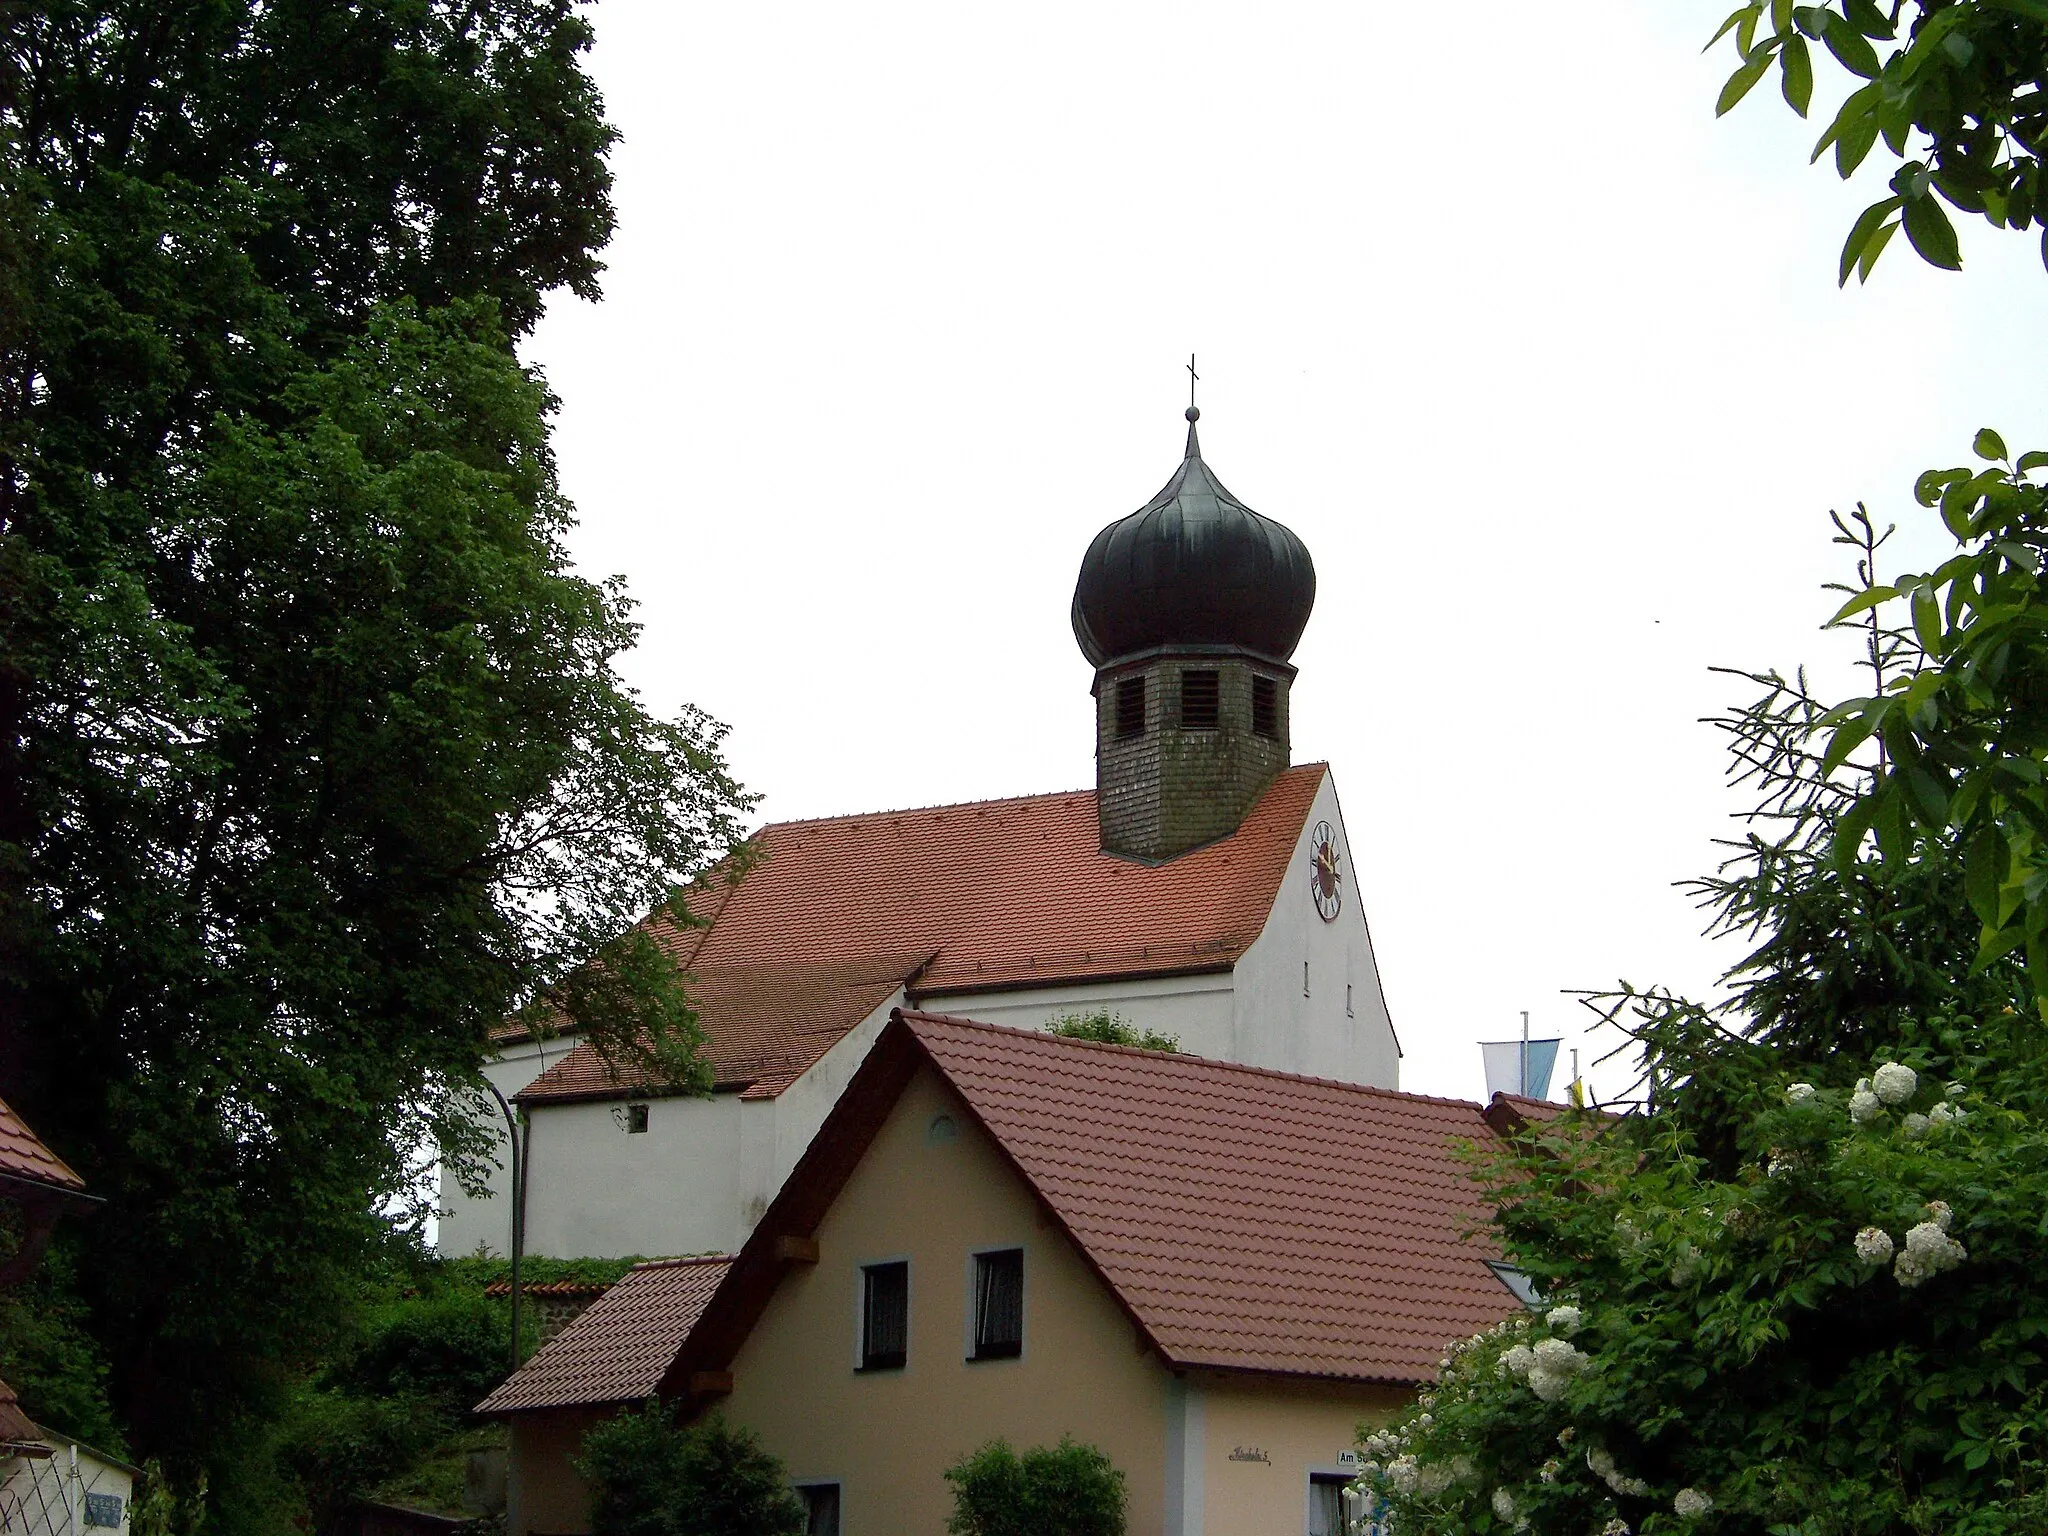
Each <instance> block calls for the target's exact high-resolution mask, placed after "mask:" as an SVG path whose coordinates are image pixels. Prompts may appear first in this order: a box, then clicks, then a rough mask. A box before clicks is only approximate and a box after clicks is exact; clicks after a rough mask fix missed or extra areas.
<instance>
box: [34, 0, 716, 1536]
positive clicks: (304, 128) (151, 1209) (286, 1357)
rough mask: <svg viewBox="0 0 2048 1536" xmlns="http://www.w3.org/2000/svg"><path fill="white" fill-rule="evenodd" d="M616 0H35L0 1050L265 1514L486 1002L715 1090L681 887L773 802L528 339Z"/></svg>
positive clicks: (125, 1357)
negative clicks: (279, 1430) (597, 552)
mask: <svg viewBox="0 0 2048 1536" xmlns="http://www.w3.org/2000/svg"><path fill="white" fill-rule="evenodd" d="M589 42H590V32H589V28H588V26H587V24H586V23H585V22H584V20H583V19H582V17H581V16H580V15H579V14H578V13H577V11H576V9H575V7H574V6H573V5H572V4H571V3H570V0H477V3H463V4H457V3H454V0H356V3H347V4H334V3H329V0H283V3H264V4H257V3H255V0H161V3H159V0H152V3H150V4H146V5H145V4H141V3H138V0H112V3H105V4H82V3H76V0H56V3H52V4H46V5H39V6H35V7H29V8H23V9H19V10H17V12H15V13H14V14H13V15H12V16H11V18H10V25H9V27H8V28H7V29H6V31H5V33H4V35H0V201H4V204H5V218H4V220H0V231H4V233H0V1094H4V1095H5V1097H6V1098H7V1099H8V1100H9V1101H10V1102H12V1103H14V1104H15V1105H17V1106H18V1107H19V1108H20V1109H21V1110H22V1111H23V1112H24V1114H26V1115H27V1117H28V1118H29V1119H30V1120H31V1121H32V1122H33V1123H35V1124H37V1125H38V1126H40V1127H42V1128H44V1130H45V1132H46V1134H48V1135H49V1136H50V1138H51V1139H52V1140H53V1142H55V1143H56V1144H57V1145H58V1147H59V1149H60V1150H61V1151H62V1152H63V1153H64V1155H65V1156H66V1157H67V1158H68V1159H69V1160H70V1161H71V1162H72V1163H73V1164H74V1165H75V1166H77V1167H78V1168H79V1170H80V1171H81V1173H83V1174H84V1175H85V1177H86V1179H87V1180H88V1182H89V1183H90V1185H91V1186H92V1188H93V1189H94V1191H95V1192H96V1193H97V1194H99V1195H101V1196H103V1197H105V1199H106V1201H107V1204H106V1206H105V1208H104V1209H103V1210H101V1211H99V1212H98V1213H96V1214H95V1215H94V1216H93V1217H92V1218H90V1219H89V1220H86V1221H82V1222H77V1223H72V1224H70V1225H69V1226H68V1227H67V1228H66V1229H65V1230H64V1232H63V1233H62V1234H61V1241H62V1242H63V1243H64V1244H65V1245H66V1247H67V1249H68V1251H69V1252H70V1254H71V1255H72V1260H73V1262H72V1263H71V1264H70V1266H69V1268H68V1271H67V1273H68V1274H69V1275H70V1276H71V1277H72V1284H73V1285H74V1286H75V1288H76V1296H77V1299H78V1300H79V1301H80V1302H81V1303H82V1305H83V1306H84V1308H85V1310H86V1313H87V1315H88V1316H89V1318H90V1326H91V1331H92V1334H93V1335H94V1337H95V1338H96V1339H97V1341H98V1343H99V1345H100V1349H101V1351H102V1358H103V1359H104V1360H105V1361H106V1362H107V1363H108V1365H109V1367H110V1371H111V1375H110V1377H109V1386H110V1391H111V1401H112V1404H113V1409H114V1412H115V1415H116V1417H117V1418H118V1420H119V1421H120V1423H121V1424H122V1426H123V1427H124V1428H125V1429H126V1430H127V1431H128V1437H129V1441H130V1444H131V1445H133V1446H134V1447H135V1450H136V1452H137V1454H144V1455H151V1456H160V1457H161V1458H162V1459H163V1462H164V1465H165V1466H166V1468H167V1470H168V1473H169V1475H170V1477H171V1478H172V1480H173V1481H175V1482H178V1483H179V1485H180V1486H182V1487H190V1486H193V1485H195V1484H196V1482H197V1479H198V1478H199V1476H200V1475H201V1474H202V1473H205V1474H207V1475H208V1480H209V1484H210V1486H211V1488H212V1489H213V1505H214V1514H215V1517H216V1520H217V1521H218V1522H219V1523H221V1524H222V1528H223V1530H224V1531H230V1532H231V1531H234V1530H236V1529H239V1528H243V1527H247V1526H251V1525H257V1524H261V1523H263V1521H264V1520H265V1519H267V1518H268V1516H267V1515H265V1514H264V1512H263V1504H264V1499H265V1498H266V1497H267V1496H268V1494H267V1493H266V1492H265V1490H266V1488H268V1486H269V1485H268V1483H267V1482H266V1479H267V1478H268V1475H269V1474H268V1472H267V1470H266V1465H267V1462H266V1455H267V1453H266V1446H267V1445H268V1443H269V1440H270V1439H271V1437H272V1432H273V1428H272V1427H273V1424H274V1421H275V1419H276V1410H277V1408H278V1405H279V1404H280V1403H281V1402H282V1401H283V1400H284V1397H285V1395H286V1394H287V1393H288V1392H289V1391H290V1389H291V1387H292V1383H293V1382H294V1380H295V1379H297V1377H299V1376H300V1375H301V1374H303V1373H304V1372H305V1371H306V1370H308V1369H309V1368H310V1367H311V1366H312V1365H313V1364H314V1363H315V1362H316V1361H317V1360H318V1359H319V1358H320V1355H321V1352H322V1351H323V1349H325V1348H326V1347H327V1346H328V1345H329V1344H331V1343H333V1342H334V1341H336V1340H337V1339H339V1338H340V1337H341V1336H342V1324H341V1322H340V1319H341V1318H342V1316H343V1314H344V1313H345V1312H346V1310H347V1305H348V1298H349V1296H350V1294H351V1293H352V1287H353V1286H354V1285H355V1284H356V1281H357V1277H358V1276H359V1274H360V1272H361V1270H362V1268H363V1266H364V1265H365V1264H366V1263H368V1262H370V1256H371V1255H372V1254H374V1252H375V1251H376V1250H377V1248H378V1246H379V1245H380V1243H381V1242H382V1240H383V1227H384V1221H383V1218H382V1217H380V1215H379V1214H378V1213H379V1212H380V1210H385V1209H389V1208H390V1207H391V1206H392V1205H393V1203H395V1202H396V1203H403V1202H405V1201H407V1200H408V1199H413V1198H416V1196H417V1193H418V1187H419V1186H418V1179H419V1175H420V1173H421V1169H420V1168H419V1167H418V1166H417V1158H418V1155H419V1152H420V1149H421V1148H422V1147H424V1146H427V1145H430V1144H431V1143H432V1142H433V1141H435V1140H437V1139H438V1140H440V1141H442V1142H444V1143H445V1144H447V1145H449V1146H450V1147H451V1148H452V1149H453V1151H454V1152H455V1154H456V1155H457V1157H458V1160H460V1159H462V1158H464V1157H469V1158H473V1157H474V1155H475V1154H476V1152H477V1150H478V1148H479V1145H480V1142H479V1133H478V1132H477V1130H476V1129H475V1126H474V1123H473V1121H472V1119H471V1117H470V1116H469V1114H468V1113H467V1109H468V1107H469V1104H470V1100H471V1096H472V1095H473V1094H474V1092H475V1090H476V1088H477V1086H478V1083H479V1077H478V1066H479V1063H480V1061H481V1059H482V1057H483V1055H484V1053H485V1050H486V1046H487V1036H488V1031H489V1029H490V1027H491V1026H492V1025H493V1024H494V1023H496V1022H497V1021H499V1020H501V1019H502V1018H503V1017H505V1016H506V1014H507V1013H509V1012H513V1011H516V1010H518V1009H521V1008H533V1009H543V1008H544V1009H549V1010H566V1011H568V1012H569V1013H570V1014H572V1015H573V1016H574V1017H575V1019H576V1021H577V1022H578V1023H581V1024H583V1025H585V1026H587V1027H588V1028H589V1029H590V1030H591V1031H592V1034H593V1038H596V1039H598V1040H599V1041H600V1042H603V1043H605V1044H607V1046H608V1047H609V1048H611V1049H614V1050H615V1051H618V1052H625V1053H638V1054H640V1055H643V1056H645V1057H647V1058H649V1064H650V1065H652V1066H654V1067H655V1068H657V1069H658V1070H659V1071H661V1072H662V1073H664V1074H665V1075H667V1076H668V1077H670V1078H671V1079H674V1080H678V1081H681V1082H683V1083H686V1084H687V1083H691V1082H701V1070H700V1069H699V1068H697V1067H696V1065H695V1060H694V1045H695V1026H694V1019H693V1018H692V1016H691V1014H690V1012H689V1010H688V1007H687V1003H686V999H685V998H684V997H683V996H682V995H681V993H680V991H679V989H678V986H677V982H676V978H675V977H674V975H673V973H672V971H671V968H670V967H669V966H667V965H666V964H665V963H664V962H663V961H662V960H661V958H660V956H659V955H658V954H657V952H656V951H655V947H654V945H653V942H652V940H651V939H650V938H649V937H648V936H647V934H646V933H645V932H644V930H642V929H640V928H638V927H636V926H635V924H636V920H637V919H638V918H640V917H641V916H642V915H644V914H645V913H646V912H647V911H648V910H650V909H652V908H654V907H656V906H658V905H660V904H662V903H663V902H665V901H667V900H668V899H669V898H670V894H671V892H672V891H674V890H675V889H676V888H677V887H678V886H679V885H680V884H681V883H682V882H683V881H684V880H685V879H686V878H687V877H689V876H690V875H691V874H693V873H694V872H696V871H697V870H699V869H701V868H703V867H704V866H705V864H706V863H707V862H708V861H709V860H710V859H712V858H713V857H715V855H716V854H717V853H718V852H719V851H720V850H721V849H722V848H723V847H725V846H726V845H727V844H728V843H729V842H730V841H731V839H732V837H733V835H734V831H735V825H736V823H735V818H736V817H737V815H738V814H739V813H740V812H741V810H742V809H743V807H744V804H745V798H744V797H743V796H742V795H741V794H740V792H739V791H738V789H737V788H736V787H735V786H734V784H733V783H732V781H731V780H730V778H729V776H728V774H727V772H726V769H725V767H724V764H723V763H722V761H721V759H720V755H719V740H720V731H719V729H718V728H717V727H716V726H715V725H714V724H713V723H712V722H710V721H708V720H706V719H705V718H704V717H702V716H701V715H697V714H694V713H685V714H684V715H683V716H682V717H680V718H678V719H675V720H662V719H658V718H656V717H654V716H652V715H650V714H649V713H648V711H647V710H646V709H645V707H644V706H643V705H642V704H641V702H640V701H639V700H638V699H637V698H636V697H635V696H634V695H633V694H632V693H631V691H630V690H628V689H627V688H626V687H625V686H624V685H623V683H622V681H621V679H620V677H619V675H618V671H617V659H618V657H619V655H620V654H621V653H622V652H623V651H624V650H625V649H626V648H627V647H628V646H629V645H630V644H631V643H632V641H633V638H634V635H635V626H634V624H633V623H632V620H631V617H630V611H629V604H628V603H627V600H626V598H625V595H624V592H623V590H622V589H621V587H620V586H619V585H618V584H617V583H615V582H614V583H593V582H591V581H588V580H585V579H583V578H581V577H579V576H578V575H576V574H575V573H574V571H573V570H572V568H571V565H570V562H569V559H568V556H567V554H566V551H565V549H564V546H563V538H564V535H565V533H566V530H567V529H568V527H569V526H570V521H571V509H570V508H569V506H568V505H567V503H566V502H565V501H564V499H563V497H562V496H561V493H560V491H559V488H558V486H557V484H556V479H555V468H554V462H553V459H552V456H551V454H550V451H549V447H548V440H547V421H548V416H549V413H550V411H551V410H552V408H553V402H552V400H551V399H550V397H549V395H548V393H547V391H546V389H545V387H544V385H543V383H542V381H541V380H540V379H539V378H538V377H536V376H535V375H533V374H532V373H531V372H530V371H528V370H526V369H523V368H522V367H521V366H520V365H519V363H518V360H517V358H516V356H515V353H514V350H513V347H514V343H515V342H516V341H517V340H518V339H519V338H520V337H521V336H523V335H524V334H525V333H526V332H527V331H528V330H529V329H530V328H531V326H532V325H533V323H534V321H535V319H536V318H537V317H538V315H539V313H540V309H541V305H542V302H543V300H544V298H545V296H546V295H547V294H548V293H549V292H551V291H554V290H558V289H561V288H565V287H566V288H568V289H570V290H571V291H573V292H576V293H579V294H583V295H586V296H588V295H594V294H595V292H596V291H597V290H596V282H597V275H598V272H599V263H598V259H597V255H596V252H597V250H598V248H599V247H600V246H601V245H602V244H603V243H604V241H605V239H606V238H607V237H608V235H609V231H610V228H611V208H610V202H609V175H608V173H607V171H606V169H605V166H604V162H603V152H604V150H605V148H606V147H607V146H608V144H609V143H610V141H611V137H612V135H611V130H610V129H609V128H608V127H607V126H606V124H605V122H604V120H603V115H602V110H601V103H600V102H599V100H598V97H597V94H596V92H595V90H594V89H593V87H592V86H591V83H590V81H589V80H588V78H587V77H586V76H585V74H584V73H583V71H582V68H581V62H580V55H581V54H582V53H583V51H584V50H585V49H586V48H587V47H588V45H589Z"/></svg>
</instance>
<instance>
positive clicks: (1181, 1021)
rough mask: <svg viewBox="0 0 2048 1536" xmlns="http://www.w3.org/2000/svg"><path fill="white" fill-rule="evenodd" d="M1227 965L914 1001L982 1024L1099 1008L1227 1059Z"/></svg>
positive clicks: (1036, 1021)
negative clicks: (1210, 970) (1204, 971)
mask: <svg viewBox="0 0 2048 1536" xmlns="http://www.w3.org/2000/svg"><path fill="white" fill-rule="evenodd" d="M1230 993H1231V977H1230V973H1229V972H1228V971H1219V972H1216V973H1215V974H1213V975H1208V976H1153V977H1145V978H1141V979H1138V980H1133V981H1076V982H1072V983H1070V984H1068V985H1066V986H1058V987H1033V988H1031V989H1030V990H1028V991H1018V992H961V993H951V994H940V993H932V994H930V995H929V996H925V997H920V998H919V999H918V1004H917V1006H918V1007H920V1008H922V1009H924V1010H925V1011H926V1012H927V1013H950V1014H954V1015H956V1016H958V1017H960V1018H963V1019H976V1020H979V1021H980V1022H981V1023H983V1024H1008V1025H1011V1026H1012V1027H1014V1028H1017V1029H1043V1028H1045V1026H1046V1025H1047V1024H1049V1023H1051V1022H1052V1021H1053V1020H1054V1019H1056V1018H1059V1017H1060V1016H1062V1015H1064V1014H1071V1013H1080V1014H1089V1013H1096V1012H1099V1011H1102V1010H1105V1009H1106V1010H1108V1011H1109V1012H1111V1013H1114V1014H1117V1015H1120V1016H1121V1017H1122V1018H1123V1020H1124V1022H1125V1023H1127V1024H1129V1025H1130V1026H1131V1027H1132V1028H1133V1029H1150V1030H1156V1031H1158V1032H1159V1033H1160V1034H1162V1035H1172V1036H1174V1037H1176V1038H1177V1039H1178V1040H1179V1041H1180V1044H1181V1049H1182V1050H1184V1051H1187V1052H1189V1053H1190V1054H1192V1055H1196V1056H1208V1057H1211V1058H1214V1059H1218V1060H1225V1061H1227V1060H1230V1059H1232V1055H1231V1053H1232V1049H1233V1033H1234V1030H1233V1016H1234V1015H1233V1009H1232V1006H1231V998H1230Z"/></svg>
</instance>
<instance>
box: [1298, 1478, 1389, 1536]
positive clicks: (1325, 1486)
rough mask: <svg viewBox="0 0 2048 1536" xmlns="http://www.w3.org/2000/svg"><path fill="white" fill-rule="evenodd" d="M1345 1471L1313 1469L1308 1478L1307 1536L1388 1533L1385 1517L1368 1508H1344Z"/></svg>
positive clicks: (1380, 1534) (1378, 1534)
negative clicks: (1356, 1509) (1317, 1470)
mask: <svg viewBox="0 0 2048 1536" xmlns="http://www.w3.org/2000/svg"><path fill="white" fill-rule="evenodd" d="M1350 1481H1351V1478H1350V1475H1349V1474H1348V1473H1342V1472H1312V1473H1310V1474H1309V1479H1308V1536H1387V1527H1386V1521H1385V1518H1384V1517H1383V1516H1382V1515H1379V1514H1376V1513H1373V1512H1371V1511H1368V1510H1363V1509H1361V1510H1358V1511H1355V1512H1353V1511H1347V1510H1346V1509H1345V1507H1344V1488H1345V1485H1346V1484H1348V1483H1349V1482H1350Z"/></svg>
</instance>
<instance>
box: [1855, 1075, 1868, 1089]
mask: <svg viewBox="0 0 2048 1536" xmlns="http://www.w3.org/2000/svg"><path fill="white" fill-rule="evenodd" d="M1856 1091H1857V1092H1858V1093H1868V1092H1870V1079H1869V1078H1867V1077H1859V1078H1857V1079H1856Z"/></svg>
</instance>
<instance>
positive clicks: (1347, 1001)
mask: <svg viewBox="0 0 2048 1536" xmlns="http://www.w3.org/2000/svg"><path fill="white" fill-rule="evenodd" d="M1357 1016H1358V1015H1356V1014H1355V1013H1353V1012H1352V1011H1351V983H1350V982H1348V981H1347V982H1345V983H1344V1017H1345V1018H1347V1019H1353V1018H1356V1017H1357Z"/></svg>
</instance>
